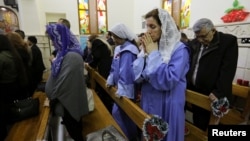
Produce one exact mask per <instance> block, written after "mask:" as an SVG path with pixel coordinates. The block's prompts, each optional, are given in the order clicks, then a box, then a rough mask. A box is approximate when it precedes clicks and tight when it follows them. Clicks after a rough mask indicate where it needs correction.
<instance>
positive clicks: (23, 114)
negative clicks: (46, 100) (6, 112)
mask: <svg viewBox="0 0 250 141" xmlns="http://www.w3.org/2000/svg"><path fill="white" fill-rule="evenodd" d="M38 114H39V99H38V98H32V97H29V98H26V99H23V100H15V101H14V102H13V103H12V104H11V105H10V121H12V122H17V121H21V120H24V119H27V118H30V117H34V116H36V115H38Z"/></svg>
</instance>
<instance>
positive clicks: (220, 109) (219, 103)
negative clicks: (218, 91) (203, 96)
mask: <svg viewBox="0 0 250 141" xmlns="http://www.w3.org/2000/svg"><path fill="white" fill-rule="evenodd" d="M211 108H212V112H213V115H214V116H216V117H219V118H221V117H223V116H224V115H225V114H227V113H228V111H229V101H228V99H227V98H226V97H224V98H221V99H219V100H218V99H217V100H215V101H213V102H212V103H211Z"/></svg>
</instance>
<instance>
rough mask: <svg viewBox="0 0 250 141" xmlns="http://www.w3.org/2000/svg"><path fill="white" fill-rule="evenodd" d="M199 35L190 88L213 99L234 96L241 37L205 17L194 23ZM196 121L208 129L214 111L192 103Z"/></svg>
mask: <svg viewBox="0 0 250 141" xmlns="http://www.w3.org/2000/svg"><path fill="white" fill-rule="evenodd" d="M193 31H194V33H195V39H193V40H192V42H191V43H190V44H189V47H190V48H191V50H192V55H191V65H190V70H189V72H188V75H187V80H188V85H187V88H188V89H190V90H193V91H196V92H199V93H201V94H204V95H207V96H209V97H210V99H211V102H214V101H216V100H217V99H222V98H225V97H226V98H227V100H228V101H229V104H230V103H231V102H230V101H231V98H232V83H233V79H234V76H235V72H236V68H237V62H238V43H237V38H236V37H235V36H234V35H231V34H225V33H222V32H219V31H217V30H216V29H215V27H214V24H213V23H212V21H211V20H210V19H207V18H202V19H199V20H197V21H196V22H195V24H194V25H193ZM192 112H193V122H194V125H195V126H197V127H198V128H200V129H202V130H204V131H205V130H206V129H207V126H208V123H209V120H210V114H211V113H210V112H209V111H207V110H204V109H202V108H200V107H197V106H195V105H192Z"/></svg>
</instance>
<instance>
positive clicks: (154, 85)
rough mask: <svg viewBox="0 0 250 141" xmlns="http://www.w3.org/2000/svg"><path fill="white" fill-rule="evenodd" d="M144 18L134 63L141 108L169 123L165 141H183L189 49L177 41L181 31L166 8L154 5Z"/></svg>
mask: <svg viewBox="0 0 250 141" xmlns="http://www.w3.org/2000/svg"><path fill="white" fill-rule="evenodd" d="M155 17H158V18H159V19H158V20H157V19H155ZM145 18H146V26H147V33H145V35H144V36H143V38H142V44H143V47H142V48H143V49H142V51H141V52H140V54H139V55H138V59H137V60H135V61H134V63H133V69H134V73H135V80H136V81H137V82H138V83H139V82H140V83H141V85H142V88H141V93H142V97H141V108H142V109H143V110H144V111H145V112H146V113H148V114H152V115H158V116H160V117H161V118H162V119H163V120H165V121H166V122H167V123H168V125H169V127H168V133H167V135H166V136H165V138H164V139H163V140H164V141H184V127H185V112H184V105H185V91H186V73H187V71H188V69H189V50H188V48H187V46H186V45H184V44H183V43H181V42H179V41H180V32H179V31H178V30H177V27H176V25H175V23H174V21H173V19H172V18H171V16H170V15H169V14H168V13H167V11H164V10H162V9H154V10H152V11H150V12H149V13H148V14H147V15H146V17H145ZM157 21H160V22H161V23H158V22H157Z"/></svg>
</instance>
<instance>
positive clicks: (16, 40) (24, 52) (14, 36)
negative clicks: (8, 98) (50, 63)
mask: <svg viewBox="0 0 250 141" xmlns="http://www.w3.org/2000/svg"><path fill="white" fill-rule="evenodd" d="M6 36H7V37H8V38H9V40H10V42H11V44H12V45H13V47H14V48H15V49H16V50H17V52H18V54H19V56H20V57H21V59H22V61H23V64H24V67H25V73H26V75H27V77H28V85H27V86H26V87H23V90H24V91H27V92H26V93H27V94H26V95H23V96H22V97H20V98H26V97H29V96H32V95H33V93H32V92H31V80H32V75H31V72H32V71H31V62H32V53H31V50H30V49H29V47H28V44H27V43H26V42H25V41H24V40H23V37H22V36H21V35H20V34H19V33H17V32H9V33H7V34H6Z"/></svg>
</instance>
